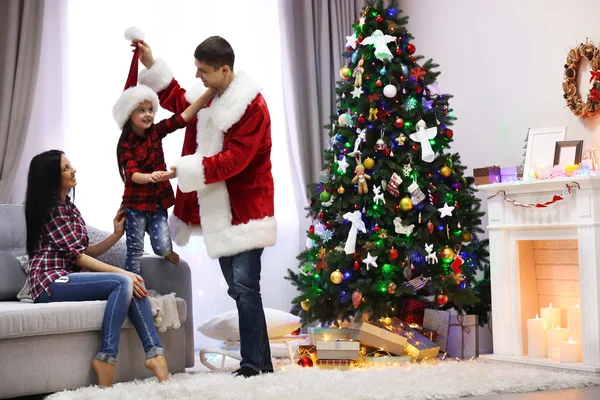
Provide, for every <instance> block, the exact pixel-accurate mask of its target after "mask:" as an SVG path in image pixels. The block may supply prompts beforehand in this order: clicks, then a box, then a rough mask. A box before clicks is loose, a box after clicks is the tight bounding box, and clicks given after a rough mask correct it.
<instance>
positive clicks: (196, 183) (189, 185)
mask: <svg viewBox="0 0 600 400" xmlns="http://www.w3.org/2000/svg"><path fill="white" fill-rule="evenodd" d="M202 161H203V157H202V156H201V155H200V154H198V153H196V154H192V155H191V156H184V157H181V158H180V159H179V160H177V163H176V164H175V165H176V167H177V183H178V184H179V188H180V189H181V191H182V192H184V193H188V192H193V191H194V190H201V189H204V188H205V187H206V185H205V184H204V165H203V164H202Z"/></svg>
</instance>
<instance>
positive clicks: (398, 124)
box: [395, 118, 404, 128]
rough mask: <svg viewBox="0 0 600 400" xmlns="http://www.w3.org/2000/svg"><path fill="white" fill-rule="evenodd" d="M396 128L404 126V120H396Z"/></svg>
mask: <svg viewBox="0 0 600 400" xmlns="http://www.w3.org/2000/svg"><path fill="white" fill-rule="evenodd" d="M395 123H396V127H398V128H402V127H403V126H404V120H403V119H402V118H396V122H395Z"/></svg>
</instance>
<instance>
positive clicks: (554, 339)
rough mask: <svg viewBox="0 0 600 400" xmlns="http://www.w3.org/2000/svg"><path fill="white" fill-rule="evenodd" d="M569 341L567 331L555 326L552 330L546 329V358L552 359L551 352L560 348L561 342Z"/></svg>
mask: <svg viewBox="0 0 600 400" xmlns="http://www.w3.org/2000/svg"><path fill="white" fill-rule="evenodd" d="M568 339H569V331H568V329H565V328H561V327H559V326H557V327H556V328H554V329H548V357H552V351H553V350H554V349H555V348H557V347H560V344H561V343H562V342H566V341H567V340H568Z"/></svg>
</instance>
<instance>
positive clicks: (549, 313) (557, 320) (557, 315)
mask: <svg viewBox="0 0 600 400" xmlns="http://www.w3.org/2000/svg"><path fill="white" fill-rule="evenodd" d="M541 311H542V312H541V314H542V318H546V320H547V322H548V326H561V322H562V319H561V309H560V308H556V307H552V303H550V306H549V307H546V308H542V310H541Z"/></svg>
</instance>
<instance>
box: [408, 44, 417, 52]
mask: <svg viewBox="0 0 600 400" xmlns="http://www.w3.org/2000/svg"><path fill="white" fill-rule="evenodd" d="M416 50H417V48H416V47H415V45H414V44H412V43H409V44H407V45H406V52H407V53H408V54H414V52H415V51H416Z"/></svg>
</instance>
